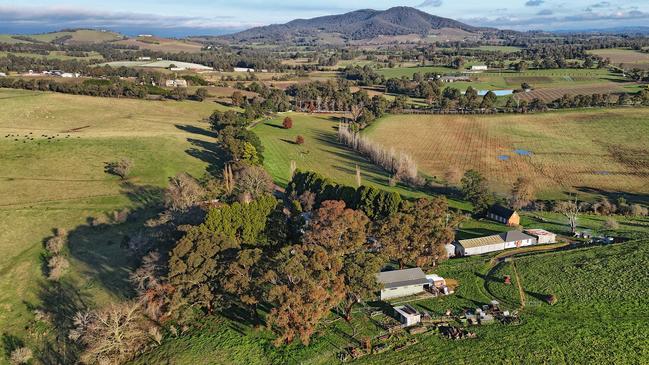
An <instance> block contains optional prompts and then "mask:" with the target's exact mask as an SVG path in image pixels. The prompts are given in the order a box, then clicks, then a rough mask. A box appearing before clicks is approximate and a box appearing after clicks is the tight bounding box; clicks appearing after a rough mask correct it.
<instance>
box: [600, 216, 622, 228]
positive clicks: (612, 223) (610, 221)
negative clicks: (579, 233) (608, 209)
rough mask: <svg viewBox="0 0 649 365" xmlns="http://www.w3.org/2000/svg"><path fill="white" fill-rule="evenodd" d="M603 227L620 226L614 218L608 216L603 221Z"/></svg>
mask: <svg viewBox="0 0 649 365" xmlns="http://www.w3.org/2000/svg"><path fill="white" fill-rule="evenodd" d="M603 227H604V229H607V230H615V229H619V228H620V224H619V223H618V222H617V221H616V220H615V219H613V218H609V219H607V220H606V222H604V225H603Z"/></svg>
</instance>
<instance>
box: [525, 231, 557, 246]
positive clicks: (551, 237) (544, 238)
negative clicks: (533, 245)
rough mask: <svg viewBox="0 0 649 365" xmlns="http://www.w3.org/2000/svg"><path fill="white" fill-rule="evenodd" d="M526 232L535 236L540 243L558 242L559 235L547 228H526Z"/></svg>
mask: <svg viewBox="0 0 649 365" xmlns="http://www.w3.org/2000/svg"><path fill="white" fill-rule="evenodd" d="M525 233H527V234H529V235H530V236H532V237H535V238H536V242H537V243H538V244H539V245H545V244H548V243H555V242H557V235H556V234H555V233H552V232H549V231H546V230H545V229H526V230H525Z"/></svg>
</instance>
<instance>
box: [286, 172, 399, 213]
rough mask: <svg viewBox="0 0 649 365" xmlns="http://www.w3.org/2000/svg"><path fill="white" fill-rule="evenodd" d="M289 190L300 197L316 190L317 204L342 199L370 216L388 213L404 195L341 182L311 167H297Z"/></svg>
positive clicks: (395, 209)
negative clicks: (334, 180)
mask: <svg viewBox="0 0 649 365" xmlns="http://www.w3.org/2000/svg"><path fill="white" fill-rule="evenodd" d="M286 193H287V194H288V195H291V196H295V197H300V196H302V195H304V194H305V193H312V194H314V197H315V207H318V206H320V204H321V203H322V202H323V201H326V200H341V201H343V202H345V204H346V205H347V207H349V208H351V209H356V210H360V211H362V212H363V213H364V214H365V215H366V216H367V217H369V218H370V219H375V218H384V217H388V216H390V215H392V214H394V213H395V212H397V210H399V208H400V207H401V204H402V199H401V196H400V195H399V194H397V193H395V192H388V191H385V190H380V189H376V188H373V187H368V186H360V187H358V188H354V187H351V186H345V185H339V184H336V183H334V182H333V181H331V180H329V179H327V178H325V177H323V176H321V175H319V174H317V173H315V172H311V171H306V172H302V171H297V172H296V173H295V175H294V176H293V179H292V180H291V182H290V183H289V185H288V187H287V190H286Z"/></svg>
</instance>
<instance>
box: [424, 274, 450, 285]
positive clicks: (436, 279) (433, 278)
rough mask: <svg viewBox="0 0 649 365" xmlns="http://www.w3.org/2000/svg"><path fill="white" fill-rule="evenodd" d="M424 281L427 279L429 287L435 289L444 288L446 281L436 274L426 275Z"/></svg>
mask: <svg viewBox="0 0 649 365" xmlns="http://www.w3.org/2000/svg"><path fill="white" fill-rule="evenodd" d="M426 279H428V285H429V286H434V287H436V288H442V287H444V286H446V280H445V279H444V278H443V277H441V276H439V275H437V274H430V275H426Z"/></svg>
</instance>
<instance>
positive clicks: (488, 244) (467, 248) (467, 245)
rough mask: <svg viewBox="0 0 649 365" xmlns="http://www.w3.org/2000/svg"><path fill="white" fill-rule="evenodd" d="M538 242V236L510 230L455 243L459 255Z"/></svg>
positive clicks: (499, 249) (494, 250) (481, 252)
mask: <svg viewBox="0 0 649 365" xmlns="http://www.w3.org/2000/svg"><path fill="white" fill-rule="evenodd" d="M536 243H537V241H536V238H534V237H532V236H528V235H526V234H524V233H522V232H519V231H509V232H505V233H501V234H496V235H493V236H486V237H478V238H472V239H468V240H459V241H457V242H456V243H455V249H456V252H455V253H456V255H457V256H473V255H481V254H483V253H488V252H496V251H503V250H507V249H510V248H516V247H523V246H531V245H535V244H536Z"/></svg>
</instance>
